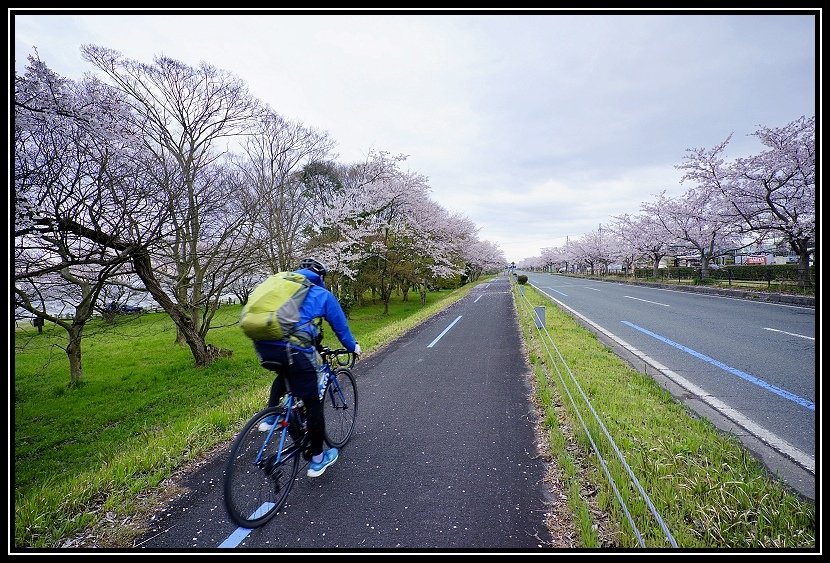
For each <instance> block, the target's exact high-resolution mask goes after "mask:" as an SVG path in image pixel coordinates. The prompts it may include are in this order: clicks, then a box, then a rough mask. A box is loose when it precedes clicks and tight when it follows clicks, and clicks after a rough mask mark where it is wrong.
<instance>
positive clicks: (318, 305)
mask: <svg viewBox="0 0 830 563" xmlns="http://www.w3.org/2000/svg"><path fill="white" fill-rule="evenodd" d="M296 271H297V272H299V273H301V274H302V275H304V276H305V277H306V278H307V279H308V280H309V281H311V282H312V283H313V284H314V285H312V286H311V287H310V288H309V290H308V294H306V297H305V301H303V304H302V305H301V306H300V320H299V321H298V322H297V324H296V325H295V326H296V327H298V328H299V330H302V331H303V332H306V333H308V334H310V335H311V337H312V340H313V341H314V340H316V337H317V335H318V334H319V333H320V329H319V327H318V326H317V325H316V324H314V322H313V321H314V320H315V319H319V318H324V319H326V321H328V323H329V325H331V328H332V330H334V334H335V335H337V338H338V340H340V343H341V344H342V345H343V347H344V348H345V349H346V350H348V351H349V352H354V349H355V346H356V344H357V343H356V342H355V339H354V336H352V331H351V330H350V329H349V323H348V321H346V314H345V313H344V312H343V308H342V307H341V306H340V302H339V301H338V300H337V298H336V297H335V296H334V294H333V293H332V292H331V291H329V290H328V289H327V288H326V285H325V283H324V282H323V278H321V277H320V276H319V275H317V274H315V273H314V272H312V271H311V270H306V269H302V270H296Z"/></svg>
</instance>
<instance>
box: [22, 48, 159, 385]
mask: <svg viewBox="0 0 830 563" xmlns="http://www.w3.org/2000/svg"><path fill="white" fill-rule="evenodd" d="M123 102H124V101H123V99H121V98H120V97H119V96H117V94H116V93H115V92H114V91H113V90H112V89H109V88H108V87H106V86H105V85H104V84H102V83H101V82H99V81H98V80H96V79H94V78H91V77H88V78H86V79H85V80H83V81H81V82H79V83H75V82H73V81H71V80H68V79H65V78H62V77H59V76H58V75H56V74H55V73H54V72H52V71H51V70H50V69H49V68H48V67H47V66H46V65H45V64H44V63H43V62H42V61H40V60H38V59H36V58H32V57H30V58H29V64H28V66H27V69H26V73H25V75H24V76H22V77H20V76H16V77H15V105H14V110H15V120H14V123H15V134H14V150H15V159H14V167H15V168H14V170H15V178H14V180H15V183H14V188H15V246H14V249H15V250H14V251H15V255H14V265H15V274H14V280H15V289H14V295H15V307H16V309H21V310H25V311H27V312H28V313H29V314H32V315H34V316H35V317H36V318H38V319H42V320H48V321H51V322H53V323H55V324H57V325H59V326H61V327H63V328H64V329H65V330H66V331H67V333H68V342H67V346H66V349H65V350H66V354H67V356H68V358H69V372H70V373H69V375H70V385H71V386H77V385H79V384H80V383H82V381H83V363H82V354H81V337H82V334H83V331H84V327H85V325H86V323H87V321H88V320H89V319H90V317H91V316H92V314H93V312H94V311H95V310H96V303H97V302H98V299H99V295H100V294H101V293H102V291H105V288H107V286H109V285H113V284H121V285H125V286H126V285H128V284H127V282H124V281H123V279H124V276H125V275H126V274H128V273H129V272H130V268H129V260H130V248H129V247H126V246H125V247H123V248H113V247H112V246H111V245H109V244H108V241H109V240H110V239H111V238H121V237H124V238H127V237H133V236H134V234H135V233H141V234H146V233H149V232H153V231H157V229H158V228H159V227H160V225H161V223H162V221H163V218H164V216H165V215H164V210H163V208H161V207H160V206H159V199H158V197H157V195H158V194H157V193H155V192H154V191H153V188H152V185H151V184H150V183H149V182H147V179H148V174H147V171H146V168H145V167H144V166H143V159H144V155H143V152H142V150H143V149H142V146H141V143H140V140H139V138H138V137H137V136H136V135H135V131H134V130H132V129H130V127H129V120H128V119H126V116H127V115H128V114H129V111H130V110H129V108H128V107H127V106H126V105H125V104H124V103H123ZM134 217H139V218H140V219H135V218H134ZM47 302H49V303H50V305H51V310H50V308H49V307H47V306H46V303H47ZM99 310H100V307H99Z"/></svg>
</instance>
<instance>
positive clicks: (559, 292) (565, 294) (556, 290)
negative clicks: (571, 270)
mask: <svg viewBox="0 0 830 563" xmlns="http://www.w3.org/2000/svg"><path fill="white" fill-rule="evenodd" d="M545 289H549V290H551V291H555V292H556V293H558V294H559V295H564V296H565V297H567V296H568V294H567V293H562V292H561V291H559V290H558V289H553V288H552V287H546V288H545Z"/></svg>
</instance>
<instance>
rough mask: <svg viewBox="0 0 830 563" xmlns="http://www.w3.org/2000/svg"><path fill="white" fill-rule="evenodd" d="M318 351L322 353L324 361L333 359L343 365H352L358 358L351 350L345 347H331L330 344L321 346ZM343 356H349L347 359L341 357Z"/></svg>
mask: <svg viewBox="0 0 830 563" xmlns="http://www.w3.org/2000/svg"><path fill="white" fill-rule="evenodd" d="M317 351H318V352H319V353H320V356H321V357H322V358H323V361H326V362H329V361H331V360H332V359H333V360H334V361H335V362H336V363H337V365H338V366H341V367H351V366H353V365H354V363H355V360H356V359H357V354H355V353H354V352H349V351H348V350H346V349H345V348H329V347H328V346H320V347H319V348H317ZM342 356H345V357H346V358H347V359H346V361H342V360H341V359H340V358H341V357H342Z"/></svg>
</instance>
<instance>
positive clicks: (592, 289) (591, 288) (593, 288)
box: [582, 285, 599, 291]
mask: <svg viewBox="0 0 830 563" xmlns="http://www.w3.org/2000/svg"><path fill="white" fill-rule="evenodd" d="M582 287H584V288H585V289H590V290H591V291H599V290H598V289H597V288H595V287H588V286H587V285H583V286H582Z"/></svg>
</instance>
